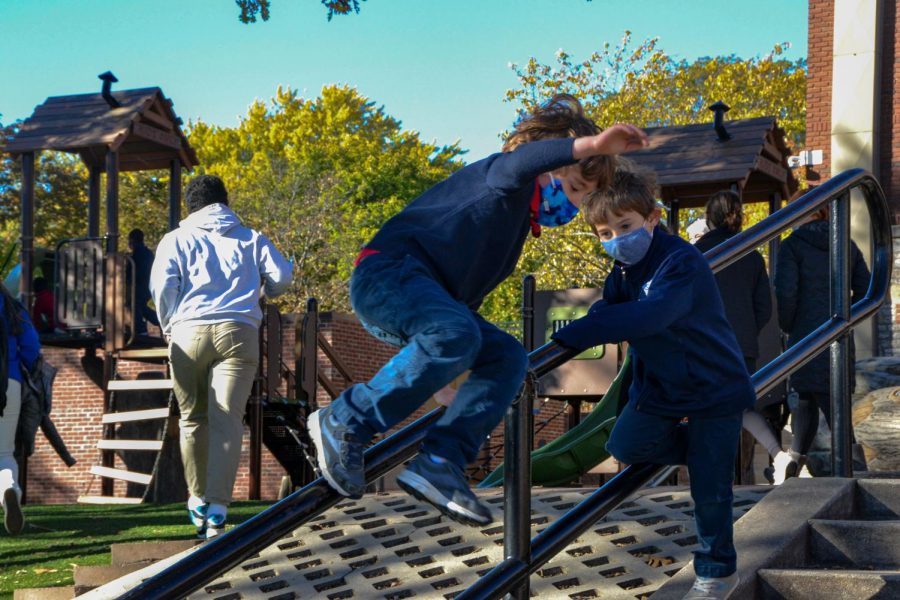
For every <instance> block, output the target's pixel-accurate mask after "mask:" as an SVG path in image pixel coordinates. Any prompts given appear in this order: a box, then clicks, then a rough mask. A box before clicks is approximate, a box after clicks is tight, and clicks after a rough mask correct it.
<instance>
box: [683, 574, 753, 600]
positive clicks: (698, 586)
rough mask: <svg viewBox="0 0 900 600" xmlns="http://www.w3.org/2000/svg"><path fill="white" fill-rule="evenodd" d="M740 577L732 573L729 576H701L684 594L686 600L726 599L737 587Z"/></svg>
mask: <svg viewBox="0 0 900 600" xmlns="http://www.w3.org/2000/svg"><path fill="white" fill-rule="evenodd" d="M739 582H740V577H738V574H737V573H732V574H731V575H729V576H728V577H700V576H697V579H695V580H694V587H692V588H691V591H689V592H688V593H687V594H685V596H684V600H725V598H728V596H730V595H731V592H733V591H734V590H735V588H737V586H738V583H739Z"/></svg>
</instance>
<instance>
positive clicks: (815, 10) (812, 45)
mask: <svg viewBox="0 0 900 600" xmlns="http://www.w3.org/2000/svg"><path fill="white" fill-rule="evenodd" d="M808 45H809V50H808V56H807V63H808V66H809V71H808V75H807V80H806V148H807V149H810V150H823V151H824V158H825V162H824V163H822V164H821V165H817V166H815V167H810V168H807V172H806V174H807V179H808V180H809V182H810V184H813V185H814V184H816V183H821V182H822V181H823V180H825V179H828V178H829V177H830V176H831V67H832V52H833V46H834V0H809V39H808Z"/></svg>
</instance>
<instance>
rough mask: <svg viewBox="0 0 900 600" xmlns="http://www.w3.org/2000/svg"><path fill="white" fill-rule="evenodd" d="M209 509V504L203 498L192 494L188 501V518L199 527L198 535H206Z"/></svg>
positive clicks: (203, 536) (202, 536)
mask: <svg viewBox="0 0 900 600" xmlns="http://www.w3.org/2000/svg"><path fill="white" fill-rule="evenodd" d="M208 510H209V504H208V503H207V502H205V501H204V500H203V499H202V498H198V497H197V496H191V497H190V498H188V501H187V511H188V518H189V519H190V520H191V524H192V525H193V526H194V527H196V528H197V537H199V538H205V537H206V513H207V511H208Z"/></svg>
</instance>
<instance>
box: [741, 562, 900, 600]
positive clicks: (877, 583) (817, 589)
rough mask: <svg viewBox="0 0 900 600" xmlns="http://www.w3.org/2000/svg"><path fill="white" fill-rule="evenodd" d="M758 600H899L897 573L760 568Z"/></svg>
mask: <svg viewBox="0 0 900 600" xmlns="http://www.w3.org/2000/svg"><path fill="white" fill-rule="evenodd" d="M759 579H760V580H761V584H760V593H759V596H757V597H758V598H761V599H762V600H776V599H777V600H781V599H782V598H790V599H791V600H876V599H877V600H887V599H888V598H900V571H816V570H811V571H806V570H801V569H790V570H778V569H763V570H762V571H760V572H759Z"/></svg>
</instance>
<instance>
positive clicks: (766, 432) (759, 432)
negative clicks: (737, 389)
mask: <svg viewBox="0 0 900 600" xmlns="http://www.w3.org/2000/svg"><path fill="white" fill-rule="evenodd" d="M706 222H707V223H709V226H710V227H711V228H712V229H711V231H709V232H708V233H706V234H704V235H703V237H701V238H700V239H699V240H697V241H696V242H695V243H694V245H695V246H696V247H697V249H698V250H699V251H700V252H706V251H707V250H712V249H713V248H715V247H716V246H718V245H719V244H721V243H722V242H724V241H725V240H727V239H730V238H732V237H734V236H735V235H737V234H738V233H739V232H740V231H741V226H742V225H743V222H744V208H743V205H742V204H741V198H740V196H738V195H737V194H736V193H735V192H732V191H731V190H722V191H719V192H716V193H715V194H713V195H712V196H711V197H710V198H709V200H707V202H706ZM715 277H716V283H717V284H718V286H719V293H720V294H721V296H722V304H723V305H724V306H725V316H726V318H727V319H728V323H729V324H730V325H731V328H732V329H733V330H734V335H735V337H736V338H737V342H738V347H739V348H740V349H741V353H742V354H743V355H744V364H745V365H746V366H747V372H748V373H750V374H751V375H752V374H753V373H756V368H757V364H756V362H757V359H758V358H759V341H758V339H759V334H760V332H761V331H762V330H763V327H765V326H766V323H768V322H769V319H771V318H772V287H771V286H770V285H769V274H768V272H767V271H766V261H765V259H763V257H762V254H760V253H759V252H758V251H757V250H754V251H753V252H751V253H750V254H747V255H746V256H744V257H743V258H741V259H740V260H739V261H737V262H736V263H734V264H732V265H730V266H728V267H726V268H724V269H722V270H721V271H719V272H718V273H716V275H715ZM763 408H765V407H760V409H763ZM743 425H744V429H746V430H747V431H748V432H749V433H750V434H751V435H752V436H753V437H754V438H755V439H756V441H758V442H759V443H760V444H761V445H762V446H763V448H765V449H766V452H768V453H769V456H771V457H772V458H773V459H775V460H776V461H779V460H782V458H781V455H784V454H785V452H784V451H783V450H782V449H781V442H780V441H779V440H778V438H777V437H776V436H775V432H774V431H773V430H772V427H771V426H770V425H769V423H768V422H767V421H766V419H765V417H763V415H762V414H760V413H758V412H756V410H753V409H751V410H748V411H747V412H745V413H744V423H743ZM750 448H751V449H752V445H751V446H750ZM740 468H741V469H743V470H744V472H745V473H747V474H749V475H750V476H752V474H753V452H752V451H750V452H747V456H746V458H745V462H744V464H742V465H740ZM779 483H780V482H779Z"/></svg>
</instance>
